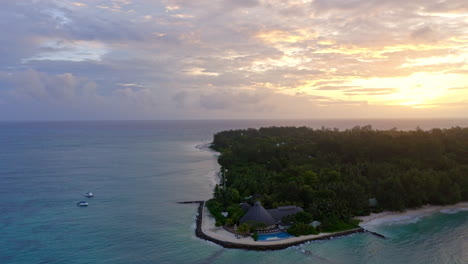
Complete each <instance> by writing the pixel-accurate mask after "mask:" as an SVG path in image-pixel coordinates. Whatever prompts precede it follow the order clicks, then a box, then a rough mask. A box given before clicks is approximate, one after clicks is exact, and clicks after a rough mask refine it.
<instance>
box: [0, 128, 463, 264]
mask: <svg viewBox="0 0 468 264" xmlns="http://www.w3.org/2000/svg"><path fill="white" fill-rule="evenodd" d="M366 124H371V125H372V126H373V127H374V128H377V129H390V128H393V127H397V128H399V129H414V128H416V126H419V127H421V128H422V129H429V128H434V127H443V128H448V127H452V126H457V125H458V126H463V127H466V126H468V120H466V119H465V120H440V119H439V120H287V121H281V120H276V121H275V120H260V121H241V120H238V121H115V122H114V121H106V122H16V123H11V122H9V123H6V122H5V123H0V263H1V264H10V263H15V264H22V263H25V264H34V263H67V264H68V263H70V264H74V263H112V264H119V263H122V264H123V263H125V264H127V263H145V264H146V263H242V262H244V263H268V264H272V263H300V262H302V263H305V262H308V263H425V264H429V263H468V212H467V211H460V212H458V211H444V212H442V213H437V214H434V215H432V216H428V217H424V218H420V219H419V218H414V219H403V220H402V221H400V222H395V223H387V224H382V225H377V226H374V227H373V228H374V230H376V231H378V232H381V233H383V234H385V235H387V236H388V237H389V239H387V240H382V239H378V238H376V237H374V236H372V235H368V234H355V235H351V236H348V237H343V238H337V239H333V240H330V241H325V242H314V243H309V244H304V245H302V246H299V247H293V248H289V249H285V250H281V251H272V252H254V251H244V250H232V249H231V250H228V249H224V248H221V247H219V246H217V245H215V244H212V243H209V242H206V241H203V240H200V239H198V238H196V237H195V235H194V227H195V224H194V219H195V214H196V212H195V211H196V206H195V205H180V204H176V202H177V201H184V200H200V199H207V198H209V197H210V196H211V192H212V188H213V185H214V184H215V182H216V180H215V175H216V171H217V169H218V165H217V162H216V154H215V153H212V152H209V151H206V150H201V149H199V148H196V147H195V146H196V145H199V144H201V143H203V142H205V143H206V142H209V141H211V139H212V136H213V134H214V133H215V132H218V131H222V130H226V129H236V128H248V127H261V126H270V125H277V126H279V125H306V126H310V127H313V128H320V127H322V126H325V127H329V128H333V127H337V128H340V129H345V128H352V127H353V126H355V125H366ZM87 191H92V192H93V193H94V194H95V197H94V198H91V199H87V198H85V197H84V196H83V194H84V193H85V192H87ZM80 200H88V201H89V203H90V205H89V206H88V207H86V208H79V207H77V206H76V205H75V204H76V203H77V202H78V201H80ZM303 250H310V251H311V252H312V255H305V254H304V253H302V251H303Z"/></svg>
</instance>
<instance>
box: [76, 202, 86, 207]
mask: <svg viewBox="0 0 468 264" xmlns="http://www.w3.org/2000/svg"><path fill="white" fill-rule="evenodd" d="M76 205H78V206H88V203H87V202H85V201H79V202H78V203H77V204H76Z"/></svg>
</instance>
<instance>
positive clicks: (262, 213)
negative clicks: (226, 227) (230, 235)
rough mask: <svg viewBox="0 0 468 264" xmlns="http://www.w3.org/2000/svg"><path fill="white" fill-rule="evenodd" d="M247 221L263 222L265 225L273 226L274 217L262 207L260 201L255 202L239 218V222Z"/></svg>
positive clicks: (274, 222)
mask: <svg viewBox="0 0 468 264" xmlns="http://www.w3.org/2000/svg"><path fill="white" fill-rule="evenodd" d="M247 222H257V223H263V224H265V225H266V226H267V227H268V226H274V225H275V224H276V221H275V219H274V218H273V217H272V216H271V214H270V213H269V212H268V211H267V210H266V209H265V208H263V206H262V205H261V204H260V202H255V205H254V206H253V207H252V208H250V209H249V211H247V213H246V214H245V215H244V216H243V217H242V218H241V219H240V223H241V224H243V223H247Z"/></svg>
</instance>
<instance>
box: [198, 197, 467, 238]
mask: <svg viewBox="0 0 468 264" xmlns="http://www.w3.org/2000/svg"><path fill="white" fill-rule="evenodd" d="M465 210H468V202H461V203H457V204H453V205H446V206H434V205H426V206H423V207H421V208H418V209H410V210H406V211H405V212H382V213H377V214H371V215H368V216H359V217H356V219H360V220H362V222H361V223H360V226H361V227H363V228H365V229H367V228H369V227H372V226H375V225H379V224H383V223H391V222H408V221H412V220H414V219H416V220H417V219H419V218H420V217H424V216H428V215H431V214H434V213H437V212H441V213H448V214H450V213H456V212H458V211H465ZM202 219H203V220H202V231H203V232H204V233H205V234H206V235H208V236H210V237H212V238H215V239H218V240H221V241H226V242H232V243H238V244H246V245H280V244H285V243H292V242H301V241H304V242H306V241H308V240H311V239H315V238H320V237H325V236H329V235H330V233H320V234H318V235H308V236H300V237H292V238H288V239H283V240H276V241H254V240H253V239H252V238H251V237H242V238H240V239H238V238H236V236H235V235H234V234H232V233H230V232H228V231H226V230H224V229H223V228H222V227H216V226H215V222H216V221H215V219H214V217H213V216H212V215H211V214H210V212H209V211H208V209H207V208H206V207H204V208H203V218H202Z"/></svg>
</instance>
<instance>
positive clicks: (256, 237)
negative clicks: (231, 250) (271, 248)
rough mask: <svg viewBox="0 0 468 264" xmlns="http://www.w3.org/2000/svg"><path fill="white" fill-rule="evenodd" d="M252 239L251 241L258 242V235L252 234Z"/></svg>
mask: <svg viewBox="0 0 468 264" xmlns="http://www.w3.org/2000/svg"><path fill="white" fill-rule="evenodd" d="M252 238H253V240H255V241H257V240H258V233H257V232H255V233H253V235H252Z"/></svg>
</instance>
